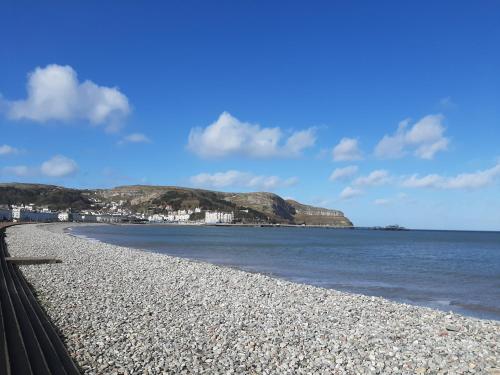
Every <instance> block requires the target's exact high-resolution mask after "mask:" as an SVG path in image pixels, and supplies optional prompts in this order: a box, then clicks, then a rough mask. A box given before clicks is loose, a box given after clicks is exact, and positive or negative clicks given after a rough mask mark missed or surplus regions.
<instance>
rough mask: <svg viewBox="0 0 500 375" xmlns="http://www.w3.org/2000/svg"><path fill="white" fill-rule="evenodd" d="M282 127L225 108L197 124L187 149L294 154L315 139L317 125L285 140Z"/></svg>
mask: <svg viewBox="0 0 500 375" xmlns="http://www.w3.org/2000/svg"><path fill="white" fill-rule="evenodd" d="M283 140H284V136H283V132H282V131H281V129H280V128H278V127H276V128H263V127H261V126H260V125H258V124H250V123H247V122H242V121H240V120H238V119H237V118H235V117H233V116H231V114H229V113H227V112H223V113H222V114H221V115H220V116H219V118H218V119H217V121H215V122H214V123H212V124H210V125H209V126H207V127H206V128H194V129H191V132H190V133H189V140H188V149H189V150H190V151H192V152H194V153H196V154H197V155H199V156H201V157H223V156H228V155H245V156H249V157H257V158H266V157H275V156H282V157H294V156H299V155H300V154H301V153H302V151H303V150H304V149H306V148H308V147H311V146H313V145H314V144H315V142H316V135H315V129H314V128H310V129H307V130H302V131H298V132H295V133H293V134H292V135H291V136H290V137H288V138H287V139H286V140H285V141H284V144H283V142H282V141H283Z"/></svg>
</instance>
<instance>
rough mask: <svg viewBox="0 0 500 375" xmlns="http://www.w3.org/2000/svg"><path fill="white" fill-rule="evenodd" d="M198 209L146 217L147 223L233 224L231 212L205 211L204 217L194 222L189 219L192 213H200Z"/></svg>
mask: <svg viewBox="0 0 500 375" xmlns="http://www.w3.org/2000/svg"><path fill="white" fill-rule="evenodd" d="M201 212H202V211H201V209H200V208H195V209H194V210H178V211H171V212H168V213H167V214H166V215H163V214H154V215H151V216H149V217H148V221H149V222H153V223H187V222H189V221H193V222H198V223H200V222H204V223H205V224H231V223H233V222H234V213H233V212H221V211H205V217H204V219H202V218H197V219H195V220H192V219H191V215H192V214H193V213H201Z"/></svg>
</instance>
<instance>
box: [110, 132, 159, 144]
mask: <svg viewBox="0 0 500 375" xmlns="http://www.w3.org/2000/svg"><path fill="white" fill-rule="evenodd" d="M125 143H151V139H149V137H147V136H146V135H145V134H142V133H132V134H129V135H126V136H125V137H123V138H122V139H121V140H120V141H119V142H118V144H125Z"/></svg>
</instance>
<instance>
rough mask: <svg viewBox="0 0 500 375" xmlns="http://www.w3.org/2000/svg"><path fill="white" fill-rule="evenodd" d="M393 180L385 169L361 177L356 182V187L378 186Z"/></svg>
mask: <svg viewBox="0 0 500 375" xmlns="http://www.w3.org/2000/svg"><path fill="white" fill-rule="evenodd" d="M390 180H391V177H390V175H389V172H387V171H386V170H384V169H377V170H375V171H373V172H371V173H370V174H369V175H368V176H361V177H358V178H357V179H356V180H354V185H356V186H376V185H383V184H386V183H388V182H389V181H390Z"/></svg>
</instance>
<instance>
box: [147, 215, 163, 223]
mask: <svg viewBox="0 0 500 375" xmlns="http://www.w3.org/2000/svg"><path fill="white" fill-rule="evenodd" d="M148 221H150V222H153V223H162V222H163V221H165V216H163V215H160V214H154V215H151V216H149V217H148Z"/></svg>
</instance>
